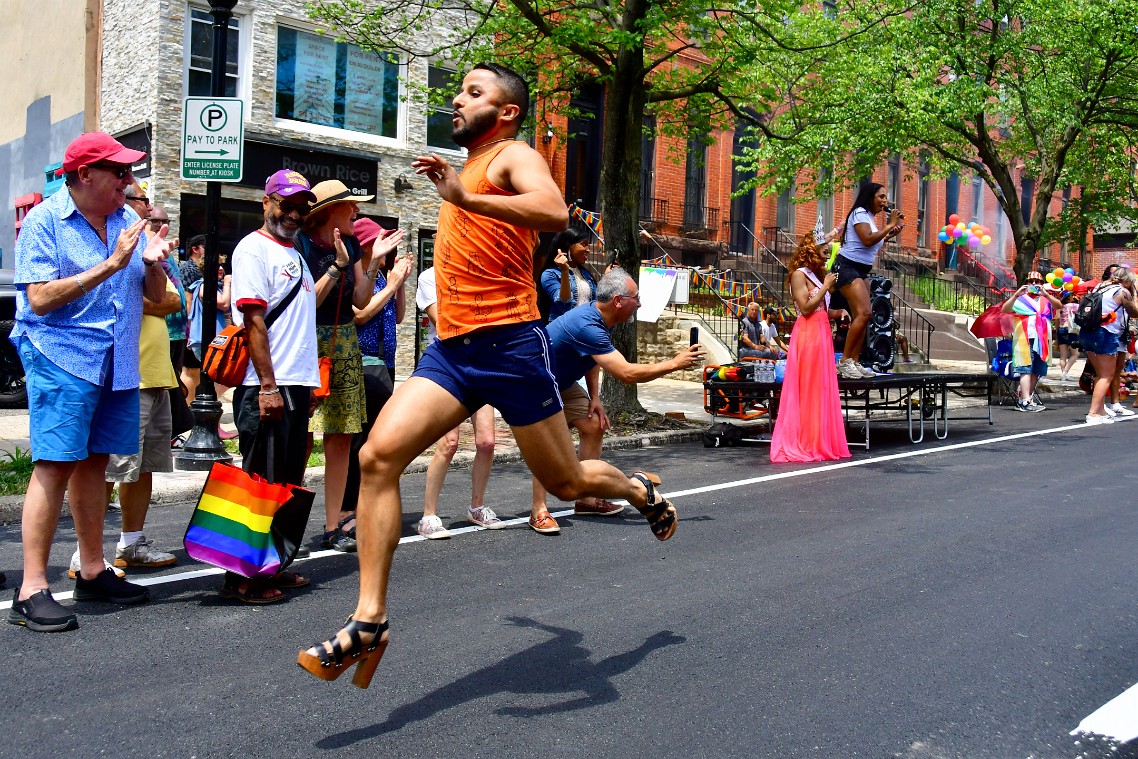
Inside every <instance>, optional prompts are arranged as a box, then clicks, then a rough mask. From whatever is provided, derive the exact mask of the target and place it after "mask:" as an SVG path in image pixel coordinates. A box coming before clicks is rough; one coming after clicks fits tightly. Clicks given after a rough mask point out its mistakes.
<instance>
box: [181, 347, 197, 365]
mask: <svg viewBox="0 0 1138 759" xmlns="http://www.w3.org/2000/svg"><path fill="white" fill-rule="evenodd" d="M182 358H183V360H184V361H185V363H184V366H185V367H186V368H187V369H201V368H202V360H201V359H200V358H198V354H196V353H194V352H193V351H192V350H190V347H189V346H186V353H185V355H184V356H182Z"/></svg>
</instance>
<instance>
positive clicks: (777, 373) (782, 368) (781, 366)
mask: <svg viewBox="0 0 1138 759" xmlns="http://www.w3.org/2000/svg"><path fill="white" fill-rule="evenodd" d="M785 377H786V359H779V360H778V361H776V362H775V365H774V381H775V382H782V381H783V379H785Z"/></svg>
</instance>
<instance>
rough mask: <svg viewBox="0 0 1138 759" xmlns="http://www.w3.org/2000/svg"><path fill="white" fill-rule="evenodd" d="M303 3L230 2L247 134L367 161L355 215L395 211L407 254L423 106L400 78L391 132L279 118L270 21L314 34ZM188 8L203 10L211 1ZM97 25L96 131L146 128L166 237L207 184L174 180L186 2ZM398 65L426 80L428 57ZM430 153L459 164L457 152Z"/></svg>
mask: <svg viewBox="0 0 1138 759" xmlns="http://www.w3.org/2000/svg"><path fill="white" fill-rule="evenodd" d="M304 6H305V3H304V2H303V1H302V0H271V1H270V0H243V2H241V3H240V4H239V5H238V7H237V8H236V9H235V11H236V15H235V17H236V18H238V20H239V23H240V25H241V27H242V30H241V33H240V34H241V45H240V49H241V51H242V55H241V60H240V61H239V72H240V84H239V87H240V91H239V92H238V95H239V96H240V97H242V98H243V99H244V100H245V110H246V123H245V137H246V139H247V140H259V141H265V142H271V143H275V144H284V145H288V144H294V145H296V146H297V147H298V148H302V149H306V150H317V151H330V152H336V153H343V154H347V155H352V156H359V157H363V158H372V159H374V160H375V162H376V185H377V188H378V189H377V194H376V197H375V200H374V201H373V202H370V203H361V204H360V210H361V213H363V214H366V215H374V216H387V217H394V218H398V219H399V224H400V227H401V228H402V229H403V230H405V231H406V233H407V235H406V248H405V249H404V251H403V252H405V253H410V254H411V255H412V256H413V259H414V257H415V256H416V254H417V251H418V249H419V232H420V230H429V231H433V230H434V228H435V226H436V222H437V219H438V211H439V203H440V201H439V197H438V194H437V193H436V191H435V188H434V186H433V185H432V184H431V183H430V181H428V180H427V179H424V178H421V177H418V176H417V175H415V174H414V172H412V171H411V169H410V163H411V161H412V159H413V158H414V157H415V156H417V155H421V154H423V153H425V152H426V151H427V147H426V131H427V130H426V107H425V105H424V104H423V103H422V102H420V99H419V98H413V97H409V96H410V95H411V94H412V93H411V92H410V91H409V90H408V88H407V87H406V85H402V88H403V94H404V95H406V96H408V97H406V98H404V100H403V101H402V102H401V107H400V114H399V133H398V137H397V138H395V139H388V138H382V137H373V136H371V135H363V134H358V133H353V132H350V131H347V130H338V129H328V128H322V127H314V128H312V129H307V128H305V127H304V125H302V124H299V123H298V122H288V123H284V122H281V121H280V120H278V119H276V117H275V96H276V93H275V87H276V66H277V27H278V25H286V26H289V27H291V28H295V29H298V30H301V31H309V32H315V31H317V30H318V27H317V26H316V25H315V24H313V23H312V22H311V21H310V20H308V19H307V17H306V15H305V12H304ZM195 7H200V8H201V9H202V10H208V3H204V2H203V3H201V4H197V5H195ZM104 23H105V27H104V28H105V34H104V46H103V66H104V75H103V80H102V92H101V101H102V112H101V124H100V128H101V129H103V130H104V131H107V132H111V133H120V132H122V131H125V130H128V129H131V128H133V127H135V126H137V125H139V124H147V123H148V124H149V125H150V128H149V129H148V132H149V134H150V137H151V152H152V167H153V168H152V173H151V176H150V178H149V180H148V183H149V184H148V194H149V195H150V197H151V198H152V199H153V201H154V202H155V203H156V204H159V205H162V206H165V207H166V209H167V210H168V211H169V213H170V216H171V219H172V225H171V226H172V230H171V234H178V220H179V218H180V213H179V206H180V203H181V197H182V195H183V194H192V195H202V196H204V195H205V190H206V184H205V183H204V182H192V181H183V180H182V179H181V178H180V173H181V158H182V157H181V139H182V135H181V131H182V99H183V98H184V97H185V96H186V92H185V84H184V83H185V72H186V67H187V65H188V64H187V47H188V45H187V35H188V34H189V30H188V26H187V6H186V4H185V3H183V2H180V1H178V0H140V1H139V2H134V3H126V2H108V3H106V15H105V21H104ZM230 33H231V34H232V31H231V32H230ZM435 33H436V34H437V33H438V29H436V30H435ZM329 36H334V35H332V34H330V35H329ZM404 71H405V72H406V74H407V76H408V78H409V79H410V80H412V81H415V82H421V83H423V82H426V79H427V62H426V61H425V60H422V59H416V60H415V61H413V62H412V63H411V64H410V66H409V67H407V68H405V69H404ZM435 152H439V153H440V154H442V155H444V156H445V157H446V158H448V160H450V161H451V163H452V164H453V165H454V166H455V167H456V168H461V165H462V163H463V155H462V154H456V153H448V152H446V151H437V150H436V151H435ZM400 175H403V176H404V177H405V178H406V179H409V180H410V181H411V184H412V186H413V189H410V190H406V191H403V192H399V193H396V192H395V189H394V187H395V180H396V178H397V177H399V176H400ZM221 194H222V197H223V198H231V199H235V200H245V201H251V202H258V203H259V202H260V200H261V197H262V195H263V193H262V192H261V191H260V190H258V189H255V188H252V187H243V186H238V185H236V184H229V183H224V184H222V192H221ZM418 273H419V272H418V271H417V270H416V271H415V272H414V273H413V274H412V277H411V279H410V280H409V281H408V283H407V287H406V293H405V296H406V303H407V312H406V317H405V318H404V320H403V323H402V324H401V325H400V327H399V333H398V345H399V358H398V360H397V370H398V372H399V373H400V374H408V373H410V371H411V369H412V367H413V366H414V358H413V353H414V344H415V322H416V319H415V316H416V314H415V302H414V296H415V277H416V276H417V275H418Z"/></svg>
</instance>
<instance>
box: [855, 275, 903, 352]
mask: <svg viewBox="0 0 1138 759" xmlns="http://www.w3.org/2000/svg"><path fill="white" fill-rule="evenodd" d="M868 284H869V324H867V325H866V328H865V347H864V348H862V351H861V363H863V364H865V365H866V366H868V367H871V368H873V369H874V370H876V371H879V372H884V371H888V370H890V369H892V368H893V362H894V359H895V358H896V355H897V341H896V340H895V339H894V326H895V322H894V320H893V296H892V294H891V292H890V291H891V290H892V289H893V282H892V280H890V279H887V278H886V277H883V276H881V275H880V274H873V275H870V277H869V279H868Z"/></svg>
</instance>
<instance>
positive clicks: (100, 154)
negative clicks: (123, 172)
mask: <svg viewBox="0 0 1138 759" xmlns="http://www.w3.org/2000/svg"><path fill="white" fill-rule="evenodd" d="M145 157H146V153H143V152H142V151H141V150H131V149H130V148H128V147H125V146H123V144H122V143H120V142H119V141H118V140H116V139H115V138H114V137H111V136H110V135H109V134H107V133H106V132H87V133H86V134H81V135H79V136H78V137H76V138H75V139H74V140H72V141H71V144H70V145H68V146H67V150H65V151H64V152H63V170H64V171H75V170H76V169H77V168H79V167H80V166H90V165H91V164H93V163H100V162H105V163H118V164H122V165H124V166H129V165H130V164H132V163H138V162H139V161H141V160H142V159H143V158H145Z"/></svg>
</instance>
